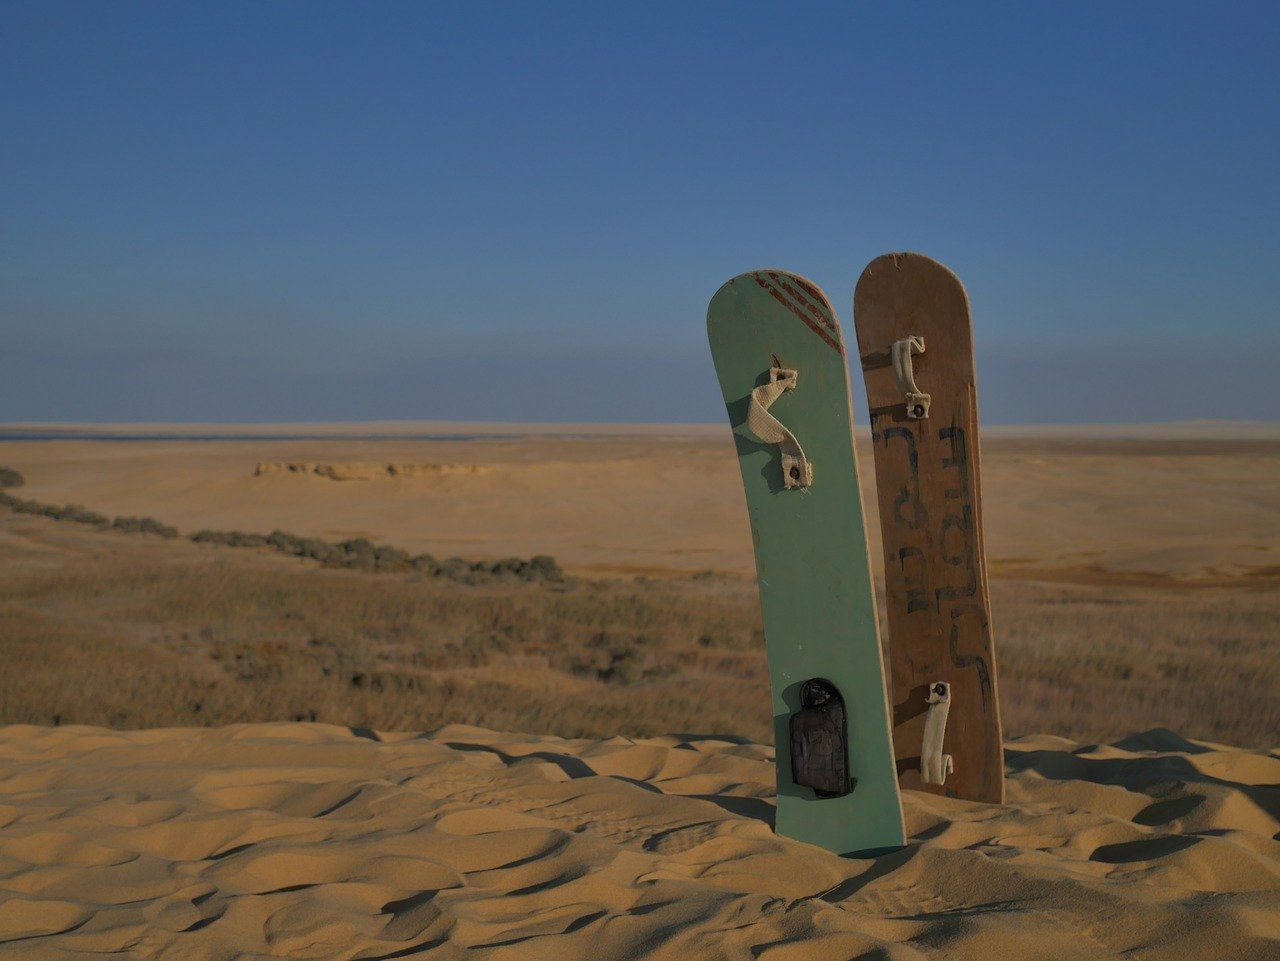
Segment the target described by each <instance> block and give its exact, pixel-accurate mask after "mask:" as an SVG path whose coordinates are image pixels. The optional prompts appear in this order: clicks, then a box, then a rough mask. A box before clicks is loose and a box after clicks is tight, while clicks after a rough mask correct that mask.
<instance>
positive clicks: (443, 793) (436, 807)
mask: <svg viewBox="0 0 1280 961" xmlns="http://www.w3.org/2000/svg"><path fill="white" fill-rule="evenodd" d="M769 757H770V749H768V748H765V747H762V746H759V745H754V744H745V743H736V742H733V741H728V740H718V739H716V738H714V737H693V736H672V737H665V738H656V739H651V740H631V739H625V738H613V739H610V740H605V741H568V740H561V739H557V738H550V737H541V738H539V737H530V736H522V735H514V734H500V733H495V732H491V731H486V730H482V729H479V728H472V727H461V726H452V727H447V728H444V729H442V730H439V731H437V732H435V733H433V734H430V735H425V736H415V735H411V734H394V735H390V734H376V733H374V732H371V731H362V730H355V731H351V730H347V729H345V728H339V727H331V726H324V725H299V724H264V725H252V726H237V727H228V728H222V729H209V730H152V731H141V732H123V731H109V730H104V729H97V728H83V727H81V728H31V727H12V728H5V729H3V730H0V824H3V827H4V829H3V832H2V833H0V939H3V940H2V941H0V956H2V957H10V958H24V959H44V958H49V959H54V958H83V957H90V956H98V955H100V954H103V953H109V952H120V953H124V954H128V955H129V956H131V957H146V958H184V959H185V958H232V957H265V956H273V957H274V956H289V957H298V958H335V959H336V958H342V959H349V958H370V959H372V958H381V959H390V958H402V957H417V956H418V955H419V953H420V952H422V956H423V957H432V958H437V957H438V958H460V957H463V956H464V955H465V956H467V957H479V958H495V959H502V958H511V959H515V958H520V959H540V958H545V959H556V961H563V959H575V958H582V959H588V958H590V959H613V958H616V959H624V958H678V959H681V961H689V959H694V958H725V959H739V958H741V959H755V958H764V959H773V961H781V959H800V958H805V959H808V958H842V959H843V958H886V959H918V958H948V959H974V961H987V959H990V958H1019V959H1032V958H1052V959H1086V958H1088V959H1097V958H1117V957H1121V956H1123V957H1126V958H1133V959H1155V958H1170V959H1172V958H1188V957H1205V958H1210V957H1211V958H1215V959H1257V961H1262V959H1266V958H1275V957H1280V841H1278V840H1277V832H1278V831H1280V755H1277V754H1276V753H1272V754H1265V753H1258V752H1248V751H1242V750H1236V749H1232V748H1227V747H1222V746H1219V745H1213V744H1207V743H1200V742H1190V741H1186V740H1183V739H1181V738H1179V737H1177V736H1176V735H1174V734H1172V733H1170V732H1167V731H1159V730H1157V731H1152V732H1148V733H1147V734H1143V735H1138V736H1135V737H1131V738H1127V739H1125V740H1122V741H1119V742H1117V743H1115V744H1112V745H1108V746H1097V745H1090V746H1080V745H1077V744H1074V743H1072V742H1069V741H1065V740H1062V739H1059V738H1053V737H1033V738H1023V739H1020V740H1017V741H1014V742H1013V743H1011V744H1009V745H1008V750H1007V760H1008V773H1009V795H1010V802H1009V804H1007V805H1005V806H1002V807H991V806H984V805H980V804H973V803H967V802H959V801H953V800H947V799H939V798H934V797H931V796H925V795H921V794H916V793H912V792H908V794H907V795H906V800H905V804H906V814H907V823H908V831H909V834H910V836H911V841H910V844H909V845H908V846H907V847H906V848H905V849H904V850H902V851H901V852H897V853H893V854H889V855H885V856H882V857H879V858H876V859H868V860H856V859H848V858H839V857H835V856H833V855H830V854H827V853H825V852H823V851H820V850H818V849H815V848H811V847H809V846H807V845H802V844H797V843H794V842H791V841H788V840H786V839H782V838H778V837H775V836H774V835H773V833H772V831H771V829H770V826H769V820H770V814H771V812H772V808H773V799H772V790H773V789H772V766H771V763H770V760H769Z"/></svg>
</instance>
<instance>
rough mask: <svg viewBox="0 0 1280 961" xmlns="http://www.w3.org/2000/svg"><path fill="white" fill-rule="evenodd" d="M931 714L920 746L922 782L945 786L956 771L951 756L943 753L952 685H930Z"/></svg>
mask: <svg viewBox="0 0 1280 961" xmlns="http://www.w3.org/2000/svg"><path fill="white" fill-rule="evenodd" d="M926 700H927V701H928V703H929V713H928V714H926V715H925V719H924V741H923V743H922V744H921V745H920V780H922V781H924V783H925V784H945V783H946V780H947V775H948V774H950V773H951V772H952V771H954V770H955V764H954V763H953V762H952V760H951V755H950V754H943V753H942V741H943V738H945V737H946V734H947V714H948V712H949V711H950V710H951V685H950V684H948V683H947V682H946V681H934V682H933V683H932V684H930V685H929V696H928V698H927V699H926Z"/></svg>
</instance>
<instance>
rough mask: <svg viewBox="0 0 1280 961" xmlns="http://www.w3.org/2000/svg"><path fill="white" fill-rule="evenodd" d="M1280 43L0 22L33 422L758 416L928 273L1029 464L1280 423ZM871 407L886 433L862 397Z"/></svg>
mask: <svg viewBox="0 0 1280 961" xmlns="http://www.w3.org/2000/svg"><path fill="white" fill-rule="evenodd" d="M1277 48H1280V8H1278V7H1277V6H1276V5H1274V4H1269V5H1262V4H1259V5H1231V6H1228V7H1224V6H1221V5H1206V4H1203V3H1200V4H1195V5H1192V4H1154V3H1153V4H1143V5H1139V4H1126V3H1120V4H1107V5H1088V6H1087V5H1082V4H1000V5H991V6H980V5H972V4H966V5H956V4H939V5H928V4H895V5H887V4H875V5H872V4H853V3H841V4H799V5H791V4H787V5H782V4H778V5H763V4H740V3H735V4H729V3H723V4H721V3H695V4H688V3H683V4H654V3H645V4H599V3H581V4H578V3H574V4H551V3H548V4H528V3H521V4H505V3H486V4H462V3H457V4H427V3H361V4H356V3H349V4H334V3H320V2H307V3H285V2H279V3H251V4H233V3H217V4H142V3H118V4H106V3H77V4H63V3H49V2H28V3H14V2H4V3H0V123H2V129H3V131H4V135H3V136H2V137H0V327H2V328H3V329H2V333H3V348H2V349H0V421H15V420H42V421H43V420H91V421H93V420H96V421H102V420H209V421H281V420H363V419H383V418H414V419H417V418H449V419H470V420H610V421H612V420H627V421H651V420H681V421H717V420H719V419H720V418H722V417H723V409H722V407H721V405H720V401H719V394H718V390H717V388H716V385H715V379H714V374H713V372H712V369H711V364H710V359H709V356H708V353H707V348H706V341H705V331H704V326H703V321H704V316H705V310H706V303H707V301H708V299H709V298H710V297H711V295H712V294H713V293H714V292H715V290H716V288H717V287H718V286H719V285H720V283H721V282H723V281H724V280H726V279H727V278H728V277H730V276H732V275H734V274H737V273H739V272H741V271H743V270H747V269H751V268H755V267H762V266H776V267H783V268H787V269H791V270H795V271H797V272H800V273H803V274H806V275H807V276H810V277H812V278H813V279H814V280H815V281H817V282H818V283H819V284H820V285H822V286H823V288H824V289H825V290H826V291H827V293H828V294H829V295H830V296H831V298H832V301H833V302H834V303H835V304H836V305H837V308H838V310H839V312H840V314H841V318H842V321H843V322H844V323H845V325H846V331H847V330H848V329H849V328H848V325H849V321H850V317H849V312H850V302H851V299H852V293H853V285H854V282H855V280H856V279H857V275H858V273H859V272H860V270H861V269H862V267H863V266H864V265H865V264H866V262H867V261H869V260H870V259H872V258H873V257H875V256H877V255H878V254H881V253H884V252H886V251H890V250H900V249H911V250H919V251H922V252H924V253H928V254H930V255H932V256H934V257H936V258H938V259H939V260H942V261H943V262H944V263H947V264H948V265H949V266H951V267H952V268H953V269H954V270H956V272H957V273H959V274H960V276H961V278H962V279H963V280H964V281H965V282H966V284H967V286H968V288H969V292H970V296H971V299H972V301H973V305H974V322H975V334H976V338H977V344H978V363H979V387H980V397H981V401H982V410H983V415H984V418H985V419H986V420H987V421H989V422H997V423H1019V422H1022V423H1025V422H1099V421H1112V422H1114V421H1135V420H1177V419H1189V418H1199V417H1205V418H1249V419H1280V389H1278V388H1277V387H1276V383H1277V376H1276V374H1275V370H1276V367H1277V362H1276V355H1277V352H1278V351H1280V227H1278V226H1277V225H1278V223H1280V174H1278V173H1277V171H1280V68H1277V66H1276V59H1275V50H1276V49H1277ZM858 392H859V390H858V382H857V379H856V375H855V393H858Z"/></svg>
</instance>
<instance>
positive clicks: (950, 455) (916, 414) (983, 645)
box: [854, 253, 1004, 803]
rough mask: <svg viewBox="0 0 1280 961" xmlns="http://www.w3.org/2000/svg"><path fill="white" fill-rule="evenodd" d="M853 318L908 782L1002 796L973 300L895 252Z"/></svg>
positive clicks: (928, 265)
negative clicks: (868, 420) (868, 425)
mask: <svg viewBox="0 0 1280 961" xmlns="http://www.w3.org/2000/svg"><path fill="white" fill-rule="evenodd" d="M854 326H855V328H856V331H857V338H858V352H859V356H860V360H861V364H862V369H863V373H864V375H865V379H866V389H867V403H868V406H869V409H870V413H871V439H872V448H873V450H874V452H875V470H876V490H877V499H878V502H879V509H880V529H881V541H882V545H883V549H884V565H885V595H886V606H887V620H888V625H889V652H890V676H891V682H892V684H891V688H892V689H891V700H892V703H893V725H894V726H893V741H894V754H895V758H896V763H897V767H898V772H899V775H900V777H901V782H902V786H903V787H908V788H917V789H921V790H926V791H930V792H933V793H937V794H946V795H948V796H951V797H960V798H966V799H969V800H975V801H987V802H991V803H1002V802H1003V800H1004V776H1003V774H1004V769H1003V755H1002V746H1001V729H1000V711H999V703H998V700H997V688H996V664H995V649H994V641H993V638H992V630H991V605H990V600H989V598H988V591H987V569H986V557H985V552H984V549H983V535H982V497H981V491H980V488H979V455H978V404H977V383H976V375H975V370H974V360H973V333H972V324H971V321H970V316H969V299H968V295H967V294H966V293H965V289H964V286H963V285H962V284H961V283H960V281H959V279H958V278H957V277H956V276H955V274H953V273H952V272H951V271H950V270H948V269H947V268H946V267H944V266H942V265H941V264H939V263H937V262H936V261H934V260H931V259H929V258H928V257H924V256H922V255H920V254H912V253H904V254H886V255H885V256H883V257H879V258H877V259H876V260H873V261H872V262H871V263H870V264H869V265H868V266H867V268H866V270H864V271H863V273H862V276H861V278H859V280H858V286H857V290H856V292H855V295H854Z"/></svg>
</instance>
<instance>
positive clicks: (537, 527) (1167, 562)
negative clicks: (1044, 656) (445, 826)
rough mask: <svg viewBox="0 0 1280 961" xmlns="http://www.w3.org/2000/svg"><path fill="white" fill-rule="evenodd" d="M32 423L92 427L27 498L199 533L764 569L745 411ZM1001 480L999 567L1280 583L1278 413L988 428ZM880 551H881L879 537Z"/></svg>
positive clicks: (993, 524) (585, 568) (5, 447)
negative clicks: (750, 506)
mask: <svg viewBox="0 0 1280 961" xmlns="http://www.w3.org/2000/svg"><path fill="white" fill-rule="evenodd" d="M26 430H27V432H28V433H29V434H35V435H37V436H41V435H42V434H41V432H42V431H43V435H48V434H50V433H59V434H60V435H61V436H71V437H79V438H81V439H63V440H56V441H36V440H6V441H4V442H2V443H0V464H2V465H4V466H9V467H14V468H17V469H18V470H20V471H22V472H23V473H24V474H25V475H26V477H27V481H28V483H27V486H26V487H25V488H23V489H22V490H20V491H18V493H20V494H21V495H22V496H25V497H31V498H35V499H37V500H43V501H49V502H56V503H67V502H71V503H78V504H82V505H84V506H86V507H89V508H91V509H93V510H96V511H99V512H102V513H105V514H108V515H151V516H154V517H157V518H158V519H160V520H161V521H164V522H165V523H168V524H173V525H176V526H177V527H178V528H179V529H180V530H181V531H183V532H184V533H190V532H192V531H195V530H199V529H201V528H206V527H207V528H215V529H224V530H226V529H239V530H248V531H259V532H267V531H270V530H272V529H276V528H279V529H282V530H287V531H290V532H293V533H296V534H300V535H305V536H312V537H322V538H325V539H328V540H341V539H345V538H348V537H368V538H370V539H373V540H376V541H381V542H385V543H391V544H394V545H396V546H399V547H403V548H406V549H408V550H411V551H414V552H418V551H429V552H431V553H433V554H437V555H439V556H442V557H444V556H450V555H461V556H464V557H468V558H495V557H506V556H511V555H517V556H530V555H533V554H551V555H554V556H555V557H556V558H557V559H558V560H559V561H560V562H561V563H562V564H563V565H565V566H566V567H567V568H568V569H569V570H571V571H573V572H575V573H578V574H586V575H616V574H652V575H662V574H668V573H670V574H688V573H690V572H696V571H702V570H714V571H720V572H726V573H731V574H737V575H741V576H749V575H750V574H751V573H752V557H751V542H750V533H749V530H748V527H747V524H746V521H745V518H746V510H745V504H744V502H743V495H742V485H741V481H740V478H739V475H738V466H737V461H736V456H735V453H734V449H733V445H732V441H731V438H730V436H729V432H728V429H727V427H712V426H687V425H686V426H680V425H633V426H630V427H608V426H607V425H606V426H601V425H596V426H594V427H588V426H573V425H533V426H528V425H465V424H464V425H445V424H434V423H424V424H365V425H311V426H309V427H306V428H303V427H299V426H297V425H254V426H253V427H234V426H227V425H203V426H201V425H196V426H191V425H184V426H183V427H182V428H177V427H173V426H172V425H170V426H165V425H157V426H145V425H144V426H141V427H140V426H137V425H125V426H117V427H106V426H103V427H94V428H92V429H89V428H84V427H79V428H77V427H74V426H72V427H68V426H58V427H56V428H51V427H44V428H40V427H31V428H26ZM0 435H3V436H5V437H20V436H23V431H22V430H19V429H18V428H15V427H13V426H10V427H7V428H2V429H0ZM179 435H181V436H179ZM86 436H97V437H121V436H126V437H137V436H149V437H152V438H161V439H151V440H135V441H120V440H88V439H84V437H86ZM193 437H221V438H224V439H220V440H207V439H206V440H196V439H192V438H193ZM228 438H229V439H228ZM860 447H861V452H860V453H861V456H862V458H863V470H862V479H863V483H864V500H865V503H867V504H874V503H875V498H874V496H873V491H872V489H871V487H870V484H871V482H872V479H873V473H874V472H873V471H872V469H871V460H870V454H871V452H870V440H869V438H863V439H862V441H861V442H860ZM281 464H285V465H289V464H292V465H300V466H301V467H302V469H299V470H289V469H288V468H287V467H285V468H281V467H279V466H278V465H281ZM272 465H276V466H272ZM983 487H984V501H985V514H986V527H987V550H988V556H989V561H990V564H991V568H992V572H993V574H994V575H996V576H1008V577H1034V578H1037V579H1042V580H1043V579H1059V580H1067V581H1071V580H1082V579H1086V580H1087V579H1090V578H1096V577H1098V576H1099V575H1105V576H1108V577H1110V578H1113V579H1115V578H1119V579H1127V580H1129V581H1134V580H1139V581H1140V580H1143V579H1145V580H1148V581H1153V582H1162V581H1174V582H1186V583H1197V582H1203V583H1208V582H1214V583H1223V582H1232V581H1236V580H1250V579H1253V580H1256V579H1263V580H1265V581H1268V582H1275V583H1280V429H1277V428H1276V427H1275V426H1274V425H1247V424H1245V425H1219V424H1198V425H1197V424H1192V425H1181V426H1177V425H1174V426H1169V425H1165V426H1156V427H1109V428H1073V429H1072V428H1056V429H1053V428H1050V429H1041V428H1036V429H1031V428H1018V429H993V430H988V431H986V432H985V433H984V435H983ZM870 515H871V516H869V518H868V520H869V527H870V530H871V535H872V537H873V538H874V537H876V536H878V523H877V518H876V517H875V516H874V515H875V512H874V511H872V512H870ZM871 555H872V558H873V562H874V563H876V564H878V563H879V551H878V550H875V549H873V550H872V551H871Z"/></svg>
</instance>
